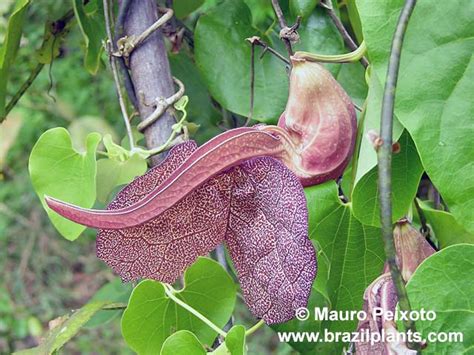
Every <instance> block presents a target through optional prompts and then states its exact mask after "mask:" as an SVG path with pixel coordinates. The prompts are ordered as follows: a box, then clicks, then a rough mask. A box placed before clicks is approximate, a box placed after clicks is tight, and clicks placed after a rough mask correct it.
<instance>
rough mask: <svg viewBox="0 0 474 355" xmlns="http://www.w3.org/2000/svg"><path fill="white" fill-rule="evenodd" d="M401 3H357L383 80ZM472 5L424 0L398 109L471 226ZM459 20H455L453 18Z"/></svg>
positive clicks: (457, 213) (408, 45) (460, 217)
mask: <svg viewBox="0 0 474 355" xmlns="http://www.w3.org/2000/svg"><path fill="white" fill-rule="evenodd" d="M402 6H403V1H402V0H392V1H384V2H380V1H376V0H360V1H357V7H358V10H359V13H360V16H361V20H362V24H363V32H364V37H365V40H366V43H367V47H368V54H369V56H370V60H371V64H372V66H373V71H374V73H375V74H377V76H378V77H379V78H385V72H386V67H387V63H388V56H389V50H390V41H391V38H392V35H393V31H394V28H395V23H396V21H397V19H398V16H399V13H400V9H401V7H402ZM473 13H474V2H472V1H468V2H463V3H462V5H461V4H460V2H458V1H444V2H440V3H439V4H437V6H433V2H432V1H429V0H420V1H418V2H417V5H416V8H415V10H414V12H413V15H412V17H411V19H410V23H409V26H408V30H407V33H406V36H405V41H404V48H403V52H402V58H401V63H400V74H399V79H398V88H397V96H396V106H395V112H396V115H397V117H398V119H399V121H400V122H401V123H402V124H403V126H404V127H405V128H406V129H407V130H408V131H409V132H410V135H411V136H412V138H413V141H414V142H415V145H416V147H417V150H418V153H419V154H420V158H421V161H422V163H423V166H424V168H425V170H426V172H427V174H428V175H429V177H430V179H431V181H432V182H433V183H434V185H435V186H436V188H437V189H438V191H439V192H440V193H441V195H442V196H443V199H444V201H445V202H446V203H447V204H448V206H449V209H450V211H451V213H452V214H453V216H454V217H455V218H456V220H457V221H458V222H459V223H460V224H462V225H464V226H465V227H466V229H467V230H468V231H470V232H473V231H474V199H472V195H473V194H474V164H472V161H473V160H474V145H473V144H472V137H473V135H474V121H473V120H472V117H473V115H474V101H473V100H472V97H473V96H474V81H473V80H472V78H473V77H474V60H473V58H474V57H473V55H472V53H473V51H474V26H472V25H471V19H472V14H473ZM452 19H456V21H452Z"/></svg>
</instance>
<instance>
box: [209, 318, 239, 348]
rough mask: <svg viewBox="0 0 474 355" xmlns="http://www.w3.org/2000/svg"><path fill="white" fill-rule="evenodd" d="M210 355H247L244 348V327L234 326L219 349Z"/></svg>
mask: <svg viewBox="0 0 474 355" xmlns="http://www.w3.org/2000/svg"><path fill="white" fill-rule="evenodd" d="M211 354H212V355H229V354H230V355H245V354H247V350H246V346H245V327H244V326H243V325H239V324H237V325H234V326H233V327H232V328H231V329H230V330H229V331H228V332H227V336H226V337H225V342H223V343H222V344H221V345H219V347H218V348H217V349H216V350H214V351H213V352H212V353H211Z"/></svg>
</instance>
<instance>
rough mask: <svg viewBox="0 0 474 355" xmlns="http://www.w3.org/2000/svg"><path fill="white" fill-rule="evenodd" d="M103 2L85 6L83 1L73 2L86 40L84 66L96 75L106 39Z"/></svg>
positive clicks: (76, 0) (95, 0)
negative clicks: (103, 42)
mask: <svg viewBox="0 0 474 355" xmlns="http://www.w3.org/2000/svg"><path fill="white" fill-rule="evenodd" d="M102 4H103V3H102V1H101V0H92V1H90V2H89V3H88V4H87V5H84V3H83V1H82V0H72V5H73V8H74V15H75V16H76V19H77V23H78V24H79V27H80V29H81V32H82V36H83V38H84V42H85V46H86V51H85V57H84V66H85V67H86V69H87V70H88V71H89V73H91V74H96V73H97V71H98V70H99V66H100V57H101V55H102V51H103V49H104V47H103V45H102V41H103V40H104V39H105V37H106V36H105V25H104V23H105V20H104V9H103V5H102Z"/></svg>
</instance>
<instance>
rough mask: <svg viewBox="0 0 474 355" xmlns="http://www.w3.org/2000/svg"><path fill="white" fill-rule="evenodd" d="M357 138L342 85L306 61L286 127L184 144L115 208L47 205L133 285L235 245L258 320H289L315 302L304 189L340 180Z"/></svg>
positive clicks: (170, 274) (298, 67)
mask: <svg viewBox="0 0 474 355" xmlns="http://www.w3.org/2000/svg"><path fill="white" fill-rule="evenodd" d="M355 136H356V115H355V111H354V108H353V106H352V103H351V101H350V99H349V97H348V96H347V94H346V93H345V92H344V90H343V89H342V88H341V87H340V86H339V84H338V83H337V82H336V80H335V79H334V78H333V77H332V76H331V74H330V73H329V72H327V70H326V69H324V68H323V67H322V66H321V65H319V64H316V63H310V62H306V61H304V60H296V61H295V62H294V67H293V69H292V73H291V76H290V94H289V98H288V103H287V107H286V109H285V112H284V114H283V115H282V116H281V118H280V121H279V124H278V126H263V125H258V126H254V127H251V128H236V129H233V130H229V131H227V132H224V133H222V134H220V135H218V136H217V137H215V138H213V139H211V140H210V141H209V142H207V143H206V144H204V145H202V146H201V147H199V148H197V146H196V144H195V143H194V142H191V141H188V142H186V143H183V144H181V145H179V146H176V147H174V148H173V149H172V150H171V151H170V153H169V155H168V157H167V158H166V160H165V161H164V162H163V163H162V164H161V165H159V166H157V167H155V168H153V169H151V170H149V171H148V172H147V173H146V174H145V175H143V176H141V177H138V178H136V179H135V180H134V181H133V182H132V183H130V184H129V185H128V186H126V187H125V188H124V189H123V190H122V191H121V192H119V193H118V194H117V196H116V198H115V199H114V201H112V202H111V203H110V204H109V206H108V207H107V210H105V211H102V210H94V209H85V208H81V207H78V206H74V205H72V204H69V203H66V202H63V201H59V200H57V199H54V198H52V197H49V196H45V199H46V203H47V204H48V206H49V207H50V208H51V209H52V210H54V211H56V212H57V213H59V214H60V215H62V216H64V217H66V218H68V219H70V220H72V221H74V222H77V223H80V224H83V225H86V226H89V227H93V228H98V229H100V230H99V233H98V235H97V256H98V257H99V258H100V259H102V260H104V261H105V262H106V263H107V264H108V265H109V266H110V267H111V268H112V269H113V270H114V271H115V272H117V273H118V274H119V275H120V276H121V277H122V279H123V280H124V281H129V280H136V279H139V278H151V279H155V280H158V281H162V282H169V283H171V282H174V281H175V280H176V278H177V277H178V276H179V275H181V274H182V273H183V272H184V270H185V269H186V268H187V267H188V266H190V265H191V264H192V263H193V262H194V261H195V260H196V258H197V257H198V256H200V255H206V254H208V253H209V252H210V251H212V250H213V249H214V248H215V247H216V246H217V245H219V244H220V243H222V242H225V244H226V245H227V248H228V251H229V254H230V256H231V258H232V261H233V263H234V265H235V268H236V270H237V273H238V277H239V281H240V285H241V289H242V293H243V295H244V298H245V300H246V303H247V305H248V306H249V308H250V310H251V311H252V313H253V314H254V315H255V316H257V317H259V318H262V319H264V320H265V321H266V322H267V323H278V322H284V321H287V320H289V319H291V318H293V317H294V314H295V311H296V309H298V308H300V307H304V306H306V304H307V301H308V298H309V295H310V293H311V287H312V283H313V280H314V278H315V276H316V269H317V266H316V255H315V250H314V248H313V245H312V243H311V241H310V240H309V238H308V217H307V207H306V199H305V195H304V191H303V186H309V185H314V184H317V183H321V182H324V181H326V180H330V179H334V178H338V177H339V176H340V175H341V174H342V172H343V170H344V168H345V166H346V165H347V163H348V161H349V160H350V157H351V155H352V150H353V147H354V142H355Z"/></svg>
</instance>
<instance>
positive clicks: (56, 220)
mask: <svg viewBox="0 0 474 355" xmlns="http://www.w3.org/2000/svg"><path fill="white" fill-rule="evenodd" d="M100 138H101V137H100V134H98V133H90V134H89V135H88V136H87V139H86V147H87V151H86V152H85V153H80V152H78V151H76V150H74V148H73V147H72V141H71V137H70V135H69V132H68V131H67V130H66V129H64V128H62V127H58V128H53V129H50V130H48V131H46V132H45V133H43V134H42V135H41V137H40V138H39V139H38V141H37V142H36V144H35V146H34V147H33V150H32V151H31V155H30V160H29V172H30V178H31V182H32V184H33V187H34V189H35V191H36V194H37V195H38V197H39V198H40V200H41V203H42V205H43V207H44V209H45V210H46V212H47V213H48V216H49V218H50V219H51V222H52V223H53V225H54V226H55V227H56V229H57V230H58V231H59V233H61V235H62V236H63V237H65V238H66V239H68V240H74V239H76V238H77V237H78V236H79V235H80V234H81V233H82V231H83V230H84V229H85V228H86V227H84V226H81V225H79V224H76V223H74V222H71V221H69V220H68V219H66V218H63V217H61V216H60V215H58V214H57V213H56V212H54V211H52V210H50V209H49V208H48V207H47V205H46V202H45V201H44V195H48V196H51V197H55V198H58V199H61V200H63V201H67V202H70V203H73V204H76V205H78V206H82V207H86V208H90V207H92V205H93V204H94V201H95V196H96V183H95V176H96V161H95V151H96V149H97V145H98V144H99V142H100Z"/></svg>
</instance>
